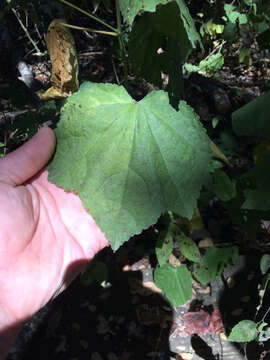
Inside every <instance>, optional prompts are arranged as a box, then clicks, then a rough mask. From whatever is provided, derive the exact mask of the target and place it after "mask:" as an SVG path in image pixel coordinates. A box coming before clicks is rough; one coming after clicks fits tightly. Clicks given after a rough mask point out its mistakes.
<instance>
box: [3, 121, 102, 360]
mask: <svg viewBox="0 0 270 360" xmlns="http://www.w3.org/2000/svg"><path fill="white" fill-rule="evenodd" d="M55 143H56V140H55V136H54V133H53V131H52V130H51V129H49V128H46V127H44V128H42V129H41V130H40V131H39V132H38V133H37V134H36V135H35V136H34V137H33V138H32V139H31V140H30V141H29V142H27V143H26V144H24V145H23V146H22V147H20V148H19V149H18V150H16V151H14V152H13V153H10V154H8V155H6V156H5V157H4V158H2V159H0V360H2V359H5V358H6V356H7V354H8V351H9V348H10V346H11V345H12V343H13V341H14V340H15V338H16V336H17V334H18V332H19V331H20V329H21V326H22V325H23V323H24V322H25V321H26V320H28V319H29V318H31V316H32V315H33V314H34V313H35V312H37V311H38V310H39V309H40V308H41V307H43V306H44V305H45V304H47V303H48V302H49V301H50V300H51V299H52V298H54V297H55V296H56V295H57V294H58V293H59V292H61V291H62V290H63V289H64V288H65V287H66V286H67V285H68V284H69V283H70V282H71V281H72V279H74V278H75V277H76V276H77V275H78V274H79V273H80V272H81V271H82V270H83V269H84V268H85V266H86V264H87V263H88V262H89V260H90V259H92V258H93V256H94V255H95V254H96V253H97V252H98V251H100V250H101V249H102V248H104V247H105V246H108V241H107V240H106V238H105V236H104V234H103V233H102V232H101V231H100V229H99V228H98V227H97V225H96V224H95V222H94V220H93V218H92V217H91V216H90V215H89V214H88V213H87V212H86V211H85V210H84V208H83V207H82V204H81V201H80V199H79V198H78V197H77V196H76V195H74V194H72V193H68V192H65V191H64V190H62V189H60V188H58V187H56V186H55V185H54V184H52V183H50V182H49V181H48V180H47V171H46V170H44V168H45V166H46V164H47V163H48V161H49V160H50V158H51V156H52V155H53V152H54V149H55Z"/></svg>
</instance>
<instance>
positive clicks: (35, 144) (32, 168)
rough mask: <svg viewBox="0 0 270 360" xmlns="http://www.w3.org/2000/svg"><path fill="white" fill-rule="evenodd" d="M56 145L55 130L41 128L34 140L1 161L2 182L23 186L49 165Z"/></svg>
mask: <svg viewBox="0 0 270 360" xmlns="http://www.w3.org/2000/svg"><path fill="white" fill-rule="evenodd" d="M55 144H56V139H55V135H54V132H53V130H52V129H50V128H48V127H43V128H41V129H40V130H39V131H38V133H37V134H36V135H35V136H34V137H33V138H32V139H30V140H29V141H27V142H26V143H25V144H23V145H22V146H21V147H20V148H18V149H17V150H15V151H13V152H11V153H10V154H7V155H6V156H5V157H3V158H2V159H0V181H3V182H6V183H9V184H11V185H21V184H23V183H24V182H25V181H27V180H28V179H30V178H31V177H32V176H33V175H35V174H36V173H37V172H38V171H39V170H41V169H42V168H43V167H44V166H45V165H46V164H47V163H48V161H49V160H50V158H51V156H52V155H53V152H54V149H55Z"/></svg>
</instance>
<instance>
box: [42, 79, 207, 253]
mask: <svg viewBox="0 0 270 360" xmlns="http://www.w3.org/2000/svg"><path fill="white" fill-rule="evenodd" d="M61 112H62V114H61V120H60V122H59V127H58V129H57V130H56V135H57V150H56V154H55V156H54V159H53V161H52V162H51V164H50V165H49V168H48V170H49V180H50V181H52V182H54V183H55V184H57V185H59V186H62V187H63V188H64V189H65V190H72V189H74V191H76V192H77V193H78V194H79V196H80V198H81V199H82V201H83V204H84V207H85V208H88V209H89V212H90V213H91V215H92V216H93V217H94V218H95V220H96V223H97V224H98V225H99V226H100V228H101V229H102V231H103V232H104V233H105V235H106V236H107V238H108V239H109V241H110V243H111V245H112V247H113V248H114V249H117V248H118V247H119V246H120V245H121V244H122V243H123V242H124V241H126V240H128V239H129V238H130V237H131V236H132V235H134V234H136V233H140V232H141V231H142V230H143V229H145V228H147V227H149V226H150V225H151V224H153V223H155V222H156V220H157V218H158V217H159V216H160V214H161V213H162V212H165V211H166V210H172V211H173V212H176V213H179V214H181V215H182V216H185V217H191V216H192V214H193V211H194V208H195V206H196V199H197V198H198V196H199V191H200V187H201V184H202V183H203V181H204V178H205V176H206V173H207V168H208V162H209V160H210V157H211V152H210V146H209V139H208V137H207V135H206V133H205V130H204V129H203V127H202V125H201V124H200V122H199V121H198V116H197V115H196V114H195V113H194V112H193V110H192V108H190V107H189V106H188V105H186V103H185V102H181V103H180V110H179V111H178V112H176V111H175V110H174V109H173V108H172V107H171V106H170V105H169V101H168V96H167V94H166V93H165V92H163V91H153V92H151V93H150V94H148V95H147V96H146V97H145V98H144V99H143V100H141V101H140V102H136V101H134V100H133V99H132V98H131V97H130V96H129V94H128V93H127V92H126V90H125V89H124V88H123V87H119V86H117V85H112V84H95V83H84V84H83V85H82V86H81V88H80V90H79V91H78V92H77V93H75V94H73V95H72V96H71V97H70V98H68V100H67V102H66V104H65V105H64V107H63V108H62V110H61Z"/></svg>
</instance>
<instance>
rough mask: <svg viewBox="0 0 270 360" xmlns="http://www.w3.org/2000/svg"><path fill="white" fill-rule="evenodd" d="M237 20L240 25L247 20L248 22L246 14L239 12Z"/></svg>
mask: <svg viewBox="0 0 270 360" xmlns="http://www.w3.org/2000/svg"><path fill="white" fill-rule="evenodd" d="M238 20H239V24H240V25H244V24H247V22H248V19H247V15H246V14H240V15H239V17H238Z"/></svg>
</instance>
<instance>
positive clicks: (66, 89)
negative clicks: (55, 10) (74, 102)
mask: <svg viewBox="0 0 270 360" xmlns="http://www.w3.org/2000/svg"><path fill="white" fill-rule="evenodd" d="M64 24H66V22H65V20H63V19H55V20H53V21H52V22H51V24H50V26H49V28H48V31H47V36H46V44H47V48H48V51H49V54H50V59H51V64H52V74H51V83H52V86H51V87H50V88H49V89H48V90H46V91H40V92H38V96H39V97H40V98H41V99H42V100H49V99H55V98H62V97H67V96H70V95H71V94H72V93H73V92H75V91H77V90H78V88H79V81H78V71H79V70H78V69H79V67H78V60H77V54H76V47H75V42H74V39H73V36H72V34H71V32H70V30H69V29H68V28H67V27H66V26H65V25H64Z"/></svg>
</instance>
